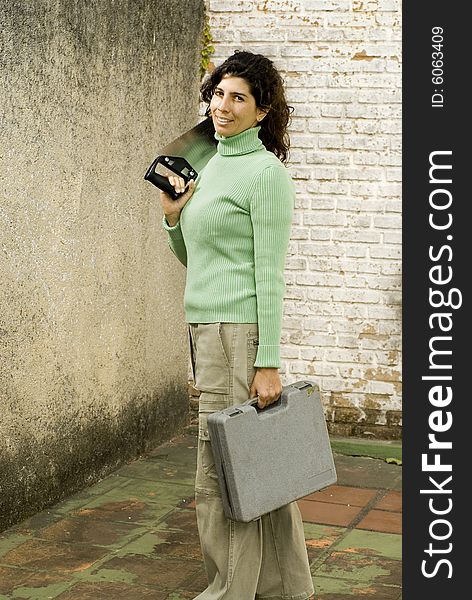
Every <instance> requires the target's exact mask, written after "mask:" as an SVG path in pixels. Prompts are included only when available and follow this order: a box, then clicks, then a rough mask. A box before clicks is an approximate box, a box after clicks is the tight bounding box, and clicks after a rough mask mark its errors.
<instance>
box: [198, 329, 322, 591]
mask: <svg viewBox="0 0 472 600" xmlns="http://www.w3.org/2000/svg"><path fill="white" fill-rule="evenodd" d="M189 333H190V343H191V352H192V366H193V370H194V379H195V386H196V388H197V389H198V390H199V391H200V392H201V394H200V408H199V436H198V438H199V439H198V456H197V472H196V479H195V499H196V512H197V523H198V531H199V535H200V543H201V548H202V554H203V559H204V563H205V568H206V572H207V576H208V587H207V588H206V589H205V590H204V591H203V592H202V593H201V594H199V595H198V596H197V597H196V598H195V600H223V599H224V600H254V599H255V598H256V599H257V600H263V599H266V600H306V599H307V598H309V597H310V596H311V594H313V583H312V579H311V575H310V569H309V564H308V557H307V552H306V547H305V539H304V533H303V524H302V520H301V516H300V511H299V509H298V506H297V504H296V503H295V502H293V503H291V504H289V505H287V506H284V507H283V508H280V509H278V510H275V511H273V512H271V513H269V514H267V515H264V516H263V517H261V518H260V519H257V520H255V521H252V522H250V523H239V522H236V521H232V520H230V519H226V517H225V516H224V512H223V504H222V500H221V495H220V490H219V486H218V480H217V475H216V470H215V465H214V460H213V453H212V450H211V445H210V441H209V437H208V428H207V417H208V415H209V414H210V413H212V412H214V411H216V410H221V409H224V408H227V407H228V406H231V405H232V404H241V403H242V402H245V401H246V400H247V399H248V398H249V388H250V385H251V382H252V379H253V377H254V374H255V369H254V362H255V359H256V353H257V344H258V331H257V324H248V323H208V324H206V323H205V324H190V325H189Z"/></svg>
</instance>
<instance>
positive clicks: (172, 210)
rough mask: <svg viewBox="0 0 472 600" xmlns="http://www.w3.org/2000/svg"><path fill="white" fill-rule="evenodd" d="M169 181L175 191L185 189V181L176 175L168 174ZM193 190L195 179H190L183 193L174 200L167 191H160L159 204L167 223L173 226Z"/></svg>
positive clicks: (178, 191)
mask: <svg viewBox="0 0 472 600" xmlns="http://www.w3.org/2000/svg"><path fill="white" fill-rule="evenodd" d="M168 179H169V183H170V184H171V185H172V186H173V187H174V189H175V191H176V192H177V193H179V194H180V193H182V192H183V191H184V190H185V181H184V180H183V179H182V177H178V176H177V175H169V177H168ZM194 191H195V181H194V180H193V179H191V180H190V181H189V183H188V186H187V189H186V191H185V193H183V194H182V196H180V197H179V198H177V200H174V199H173V198H172V197H171V196H170V195H169V194H168V193H167V192H163V191H161V204H162V210H163V212H164V215H165V218H166V221H167V223H168V224H169V225H170V226H171V227H174V225H177V223H178V222H179V219H180V213H181V211H182V209H183V207H184V206H185V205H186V204H187V202H188V201H189V200H190V198H191V197H192V195H193V192H194Z"/></svg>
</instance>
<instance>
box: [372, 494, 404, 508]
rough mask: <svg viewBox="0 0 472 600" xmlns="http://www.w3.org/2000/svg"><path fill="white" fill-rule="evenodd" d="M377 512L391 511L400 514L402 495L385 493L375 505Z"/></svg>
mask: <svg viewBox="0 0 472 600" xmlns="http://www.w3.org/2000/svg"><path fill="white" fill-rule="evenodd" d="M375 508H376V509H378V510H391V511H393V512H402V494H401V492H387V493H386V494H385V496H384V497H383V498H382V500H380V502H378V503H377V504H376V505H375Z"/></svg>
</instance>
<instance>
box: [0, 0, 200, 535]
mask: <svg viewBox="0 0 472 600" xmlns="http://www.w3.org/2000/svg"><path fill="white" fill-rule="evenodd" d="M189 14H191V17H192V18H191V19H189V18H188V15H189ZM203 19H204V6H203V2H202V1H200V0H185V1H183V0H166V2H161V1H158V0H115V1H111V2H92V1H89V0H87V1H83V2H70V1H68V0H42V1H41V2H37V1H35V0H26V1H23V2H2V3H1V7H0V29H1V33H0V40H1V44H0V56H1V58H0V60H1V61H2V64H1V65H0V73H1V74H0V107H1V110H0V115H2V122H1V124H0V161H1V162H0V189H1V197H2V200H1V205H0V281H1V285H0V529H1V528H2V527H5V526H8V525H9V524H11V523H13V522H15V521H18V520H20V519H21V518H23V517H25V516H27V515H28V514H30V513H32V512H34V511H36V510H38V509H40V508H42V507H44V506H47V505H50V504H52V503H53V502H54V501H56V500H58V499H59V498H61V497H63V496H65V495H67V494H69V493H70V492H72V491H75V490H77V489H79V488H81V487H83V486H85V485H86V484H88V483H90V482H92V481H94V480H96V479H98V478H99V477H101V476H102V475H104V474H105V473H108V472H110V471H111V470H112V469H113V468H115V467H116V466H117V465H118V464H120V463H121V462H122V461H123V460H126V459H128V458H129V457H134V456H136V455H137V454H139V453H140V452H143V451H145V450H146V449H147V448H149V447H150V446H152V445H155V444H157V443H159V442H160V441H162V440H164V439H167V438H169V437H170V436H171V435H172V434H174V433H175V432H176V431H178V430H179V428H180V427H182V425H183V423H184V422H185V421H186V419H187V414H188V394H187V341H186V329H185V324H184V314H183V310H182V302H181V297H182V293H183V287H184V269H183V267H180V266H179V264H178V262H177V261H176V260H175V259H174V257H173V256H172V254H171V252H170V250H169V249H168V247H167V241H166V236H165V235H164V232H163V231H162V230H161V224H160V221H161V218H162V213H161V210H160V208H159V202H158V192H157V190H156V189H155V188H154V187H153V186H151V185H150V184H149V183H147V182H145V181H144V180H143V175H144V172H145V170H146V168H147V166H148V165H149V163H150V162H151V160H152V159H153V158H154V156H155V154H157V151H158V149H159V148H160V147H161V146H162V145H163V144H165V143H167V142H168V141H170V140H171V139H173V138H174V137H175V136H176V135H177V134H179V133H181V132H182V131H183V130H185V129H187V128H188V127H191V126H192V125H194V124H195V121H196V118H195V115H196V107H197V106H198V87H199V65H200V37H201V30H202V27H203Z"/></svg>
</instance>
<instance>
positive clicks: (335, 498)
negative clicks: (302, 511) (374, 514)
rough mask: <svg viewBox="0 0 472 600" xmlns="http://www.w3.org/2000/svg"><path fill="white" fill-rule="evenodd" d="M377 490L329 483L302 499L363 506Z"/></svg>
mask: <svg viewBox="0 0 472 600" xmlns="http://www.w3.org/2000/svg"><path fill="white" fill-rule="evenodd" d="M377 492H378V490H367V489H361V488H356V487H348V486H344V485H331V486H329V487H327V488H325V489H324V490H320V491H319V492H315V493H314V494H310V495H309V496H305V498H304V500H316V501H317V502H330V503H332V504H347V505H350V506H365V505H366V504H367V503H368V502H369V501H370V500H372V498H374V496H375V494H376V493H377Z"/></svg>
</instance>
